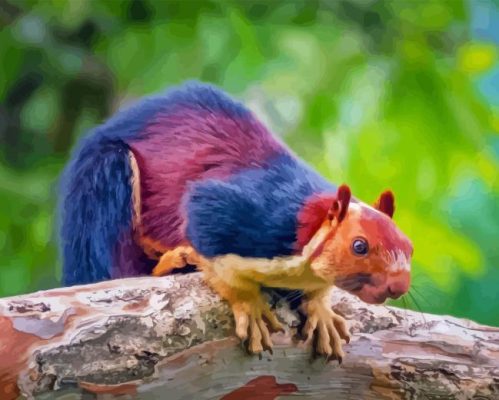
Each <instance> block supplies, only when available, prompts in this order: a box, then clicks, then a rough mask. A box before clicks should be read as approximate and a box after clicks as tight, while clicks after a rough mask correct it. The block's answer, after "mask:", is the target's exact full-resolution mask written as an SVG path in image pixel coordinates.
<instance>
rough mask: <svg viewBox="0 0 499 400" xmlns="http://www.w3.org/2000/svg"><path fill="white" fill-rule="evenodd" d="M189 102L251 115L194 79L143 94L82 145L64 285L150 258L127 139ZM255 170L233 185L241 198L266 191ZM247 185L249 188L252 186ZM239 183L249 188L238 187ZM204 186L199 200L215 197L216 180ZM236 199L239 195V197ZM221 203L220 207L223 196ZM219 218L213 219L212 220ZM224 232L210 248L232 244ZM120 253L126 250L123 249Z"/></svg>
mask: <svg viewBox="0 0 499 400" xmlns="http://www.w3.org/2000/svg"><path fill="white" fill-rule="evenodd" d="M183 106H188V107H190V108H191V109H195V110H196V109H199V110H205V111H206V110H212V111H221V112H223V113H226V114H227V115H229V116H230V117H233V118H244V117H247V116H249V115H250V114H249V111H248V110H247V109H246V108H245V107H244V106H243V105H241V104H240V103H238V102H235V101H234V100H232V99H231V98H230V97H229V96H227V95H226V94H224V93H223V92H222V91H220V90H218V89H217V88H215V87H213V86H211V85H206V84H199V83H195V82H191V83H188V84H186V85H182V86H181V87H179V88H175V89H172V90H169V91H167V92H166V93H163V94H160V95H158V96H155V97H148V98H145V99H143V100H141V101H140V102H138V103H137V104H135V105H133V106H132V107H130V108H129V109H127V110H125V111H121V112H119V113H117V114H116V115H115V116H114V117H112V118H111V119H109V120H108V121H107V122H106V123H105V124H103V125H101V126H99V127H97V128H96V129H95V130H94V131H93V132H92V133H91V134H90V135H89V136H87V137H85V138H83V140H81V141H80V143H79V144H78V145H77V147H76V151H75V152H74V153H73V155H72V160H71V161H70V163H69V164H68V166H67V168H66V169H65V171H64V174H63V177H62V181H61V201H60V205H59V208H60V216H59V218H60V223H61V226H60V235H61V240H60V246H61V250H62V254H63V282H64V284H66V285H73V284H82V283H89V282H95V281H100V280H103V279H109V278H112V277H114V276H119V273H118V274H116V270H119V271H124V270H125V269H128V270H129V272H130V271H131V272H130V273H134V271H133V267H132V266H131V265H132V264H133V262H132V261H130V262H128V265H127V266H125V265H123V262H124V261H123V258H124V257H125V256H126V255H128V254H133V257H132V258H134V260H133V261H135V258H136V259H137V264H138V263H140V262H141V263H144V262H145V261H144V260H143V258H144V257H142V256H143V254H142V253H141V250H140V249H139V248H138V246H137V245H135V243H134V242H133V240H131V234H132V233H131V229H132V204H131V191H132V190H131V184H130V180H131V177H132V171H131V167H130V165H129V159H128V151H129V148H128V144H127V143H128V142H129V141H131V140H140V137H141V133H142V132H143V131H144V130H145V127H146V126H147V124H148V123H150V122H151V121H153V120H154V117H155V115H157V114H159V113H169V112H174V111H175V109H176V108H177V107H183ZM251 175H253V176H251ZM256 175H257V172H253V173H251V172H249V175H248V177H247V178H244V177H241V179H240V182H234V183H233V184H234V185H235V186H231V188H235V189H234V191H235V192H237V191H238V190H242V191H243V192H244V193H241V195H240V196H239V197H245V196H246V195H249V194H250V193H253V194H254V193H262V192H261V190H263V189H265V184H264V183H262V184H261V185H260V186H261V187H257V186H258V185H256V182H254V183H253V184H251V182H250V181H251V180H252V179H258V178H257V176H256ZM274 175H276V174H274ZM277 175H278V174H277ZM276 178H278V176H274V177H273V178H272V177H269V179H274V180H275V179H276ZM211 184H214V183H211ZM245 185H250V186H248V188H246V187H245ZM251 185H252V186H251ZM238 186H240V187H241V188H244V189H237V187H238ZM222 189H223V188H222V187H218V186H216V185H215V188H214V195H216V194H217V193H219V194H221V195H222V196H223V193H222V192H223V190H222ZM198 190H199V194H198V197H195V198H198V199H200V200H201V203H203V201H202V197H203V196H205V197H206V196H208V198H209V197H210V194H209V191H210V183H209V182H207V183H206V186H200V187H199V188H198ZM206 190H208V193H206ZM229 192H230V190H229ZM286 196H287V195H286V194H285V193H284V191H283V192H279V198H281V199H282V200H284V199H286V198H287V197H286ZM232 198H233V199H234V200H235V201H240V199H237V197H236V196H232ZM195 203H196V202H195V201H194V202H193V207H194V208H196V204H195ZM215 203H216V204H217V205H220V203H219V201H218V202H217V201H215ZM271 203H272V201H271V199H266V203H265V204H267V205H268V206H269V207H272V204H271ZM242 204H243V203H241V204H240V205H239V210H242V215H247V211H246V210H245V208H244V207H242ZM261 206H262V204H261V202H258V201H253V202H249V204H248V207H253V211H252V213H253V214H255V215H258V218H260V219H265V218H264V216H265V213H264V212H263V211H264V210H262V209H261ZM198 208H199V207H198ZM201 208H202V207H201ZM196 211H197V209H196ZM233 211H234V217H235V218H236V221H240V222H241V224H243V223H247V221H245V220H244V218H242V217H241V216H239V215H237V213H235V211H236V209H233ZM205 212H206V210H205ZM275 212H276V213H279V212H281V213H282V214H283V215H279V216H276V217H275V219H276V220H278V224H280V225H283V224H284V225H285V226H282V227H281V226H280V227H279V228H276V229H274V231H275V235H274V236H275V239H274V241H275V240H278V237H279V235H284V236H285V238H284V239H285V240H286V241H287V242H288V241H289V240H290V238H291V236H292V235H291V234H290V233H289V232H290V228H291V225H292V222H291V217H289V216H287V217H286V215H284V214H285V210H281V211H275ZM202 214H203V213H201V215H202ZM213 218H214V217H211V221H212V222H213ZM229 221H230V219H225V220H224V223H225V224H226V225H227V224H230V222H229ZM203 227H204V225H203ZM256 228H257V226H256V225H255V221H251V223H250V226H249V227H248V228H246V229H243V232H241V233H240V237H241V239H245V240H246V238H251V237H252V235H254V234H256V236H258V235H260V234H261V231H262V229H263V228H259V229H256ZM191 229H192V228H191ZM285 232H287V233H285ZM207 234H209V232H207V231H206V230H205V231H203V233H201V234H200V235H199V237H200V238H202V239H200V240H201V241H202V242H204V241H205V240H206V239H205V236H206V235H207ZM276 235H277V236H276ZM267 236H269V235H267ZM224 238H225V236H223V237H219V238H214V240H215V241H218V242H219V244H218V245H215V246H213V245H211V244H210V245H208V248H207V251H208V252H213V251H215V252H216V251H219V250H218V249H221V248H224V246H226V245H224V244H223V243H225V241H226V239H224ZM254 241H255V243H263V242H265V240H264V237H263V236H262V237H261V238H260V239H255V240H254ZM287 242H286V243H287ZM281 247H282V246H281ZM278 248H279V246H278V245H277V244H276V243H269V244H267V245H266V247H265V249H267V250H266V251H264V252H265V254H270V253H271V252H272V251H277V249H278ZM120 249H121V250H120ZM262 249H263V248H262ZM262 251H263V250H262ZM120 252H121V253H122V254H121V255H120V254H118V253H120ZM125 258H126V257H125ZM129 258H130V257H129ZM139 259H140V260H139ZM116 264H118V265H116ZM136 268H137V270H136V271H135V272H137V271H140V268H141V267H140V265H137V267H136Z"/></svg>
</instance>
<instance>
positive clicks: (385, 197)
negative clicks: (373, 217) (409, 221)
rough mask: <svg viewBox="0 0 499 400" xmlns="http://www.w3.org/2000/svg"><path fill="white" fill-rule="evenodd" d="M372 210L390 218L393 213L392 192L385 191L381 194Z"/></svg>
mask: <svg viewBox="0 0 499 400" xmlns="http://www.w3.org/2000/svg"><path fill="white" fill-rule="evenodd" d="M374 208H376V209H377V210H379V211H381V212H382V213H384V214H386V215H388V216H389V217H390V218H392V217H393V213H394V212H395V197H394V196H393V193H392V191H391V190H386V191H384V192H383V193H381V195H380V196H379V199H378V200H377V201H376V203H374Z"/></svg>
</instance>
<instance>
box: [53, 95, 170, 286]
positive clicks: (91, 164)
mask: <svg viewBox="0 0 499 400" xmlns="http://www.w3.org/2000/svg"><path fill="white" fill-rule="evenodd" d="M162 102H163V101H162V99H161V98H160V97H156V98H154V97H151V98H147V99H144V100H143V101H141V102H140V103H138V104H137V105H135V106H132V107H131V108H130V109H128V110H125V111H121V112H119V113H118V114H116V116H114V117H113V118H111V119H110V120H108V121H107V122H106V123H105V124H103V125H101V126H99V127H97V128H96V129H95V130H94V131H93V132H92V133H91V134H90V135H89V136H87V137H84V138H83V139H82V140H81V141H80V143H79V144H78V145H77V147H76V151H75V152H74V153H73V156H72V160H71V161H70V163H69V164H68V165H67V167H66V169H65V171H64V173H63V176H62V179H61V188H60V191H61V201H60V204H59V218H60V224H61V226H60V247H61V252H62V255H63V283H64V284H65V285H75V284H83V283H90V282H96V281H100V280H104V279H109V278H111V277H112V272H113V268H119V266H116V265H113V264H114V262H115V258H116V259H117V258H119V257H114V256H115V254H113V253H114V252H115V251H116V250H117V249H118V248H119V245H120V240H122V241H123V243H126V242H128V243H130V240H129V238H127V237H126V235H131V228H132V227H131V225H132V204H131V192H132V189H131V184H130V180H131V177H132V170H131V167H130V164H129V154H128V151H129V149H128V145H127V144H126V140H128V139H132V138H136V137H137V136H138V135H139V133H140V131H141V130H143V129H144V126H145V124H146V123H147V122H148V121H150V120H151V118H152V117H153V116H154V115H155V114H156V113H158V112H159V111H160V110H161V109H162ZM132 245H133V244H132ZM129 253H133V254H139V252H138V251H137V249H135V251H132V249H129Z"/></svg>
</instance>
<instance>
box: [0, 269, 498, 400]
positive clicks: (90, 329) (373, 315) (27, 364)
mask: <svg viewBox="0 0 499 400" xmlns="http://www.w3.org/2000/svg"><path fill="white" fill-rule="evenodd" d="M333 303H334V309H335V311H337V312H338V313H340V314H342V315H343V316H345V317H346V318H347V319H349V323H350V330H351V332H352V334H353V337H352V341H351V342H350V344H348V345H344V350H345V352H346V357H345V359H344V361H343V364H341V365H338V364H337V363H335V362H330V363H326V362H325V361H324V360H323V359H316V360H311V357H310V349H309V348H307V346H305V345H304V344H303V343H302V342H300V341H299V340H298V338H297V337H296V333H297V330H298V326H299V324H300V319H299V317H298V316H297V314H296V312H294V311H291V310H290V309H289V307H288V306H287V305H286V303H285V302H283V301H281V302H279V304H277V308H276V312H277V315H278V316H279V318H280V320H281V321H282V322H284V323H285V325H287V327H286V333H276V334H274V335H273V340H274V344H275V348H274V354H273V355H270V354H268V353H265V354H264V355H263V357H261V358H259V357H256V356H249V355H247V354H245V352H244V350H243V348H242V346H241V345H239V343H238V341H237V340H236V339H235V337H234V335H233V321H232V315H231V312H230V310H229V307H228V306H227V304H226V303H225V302H223V301H221V300H220V299H219V298H218V296H217V295H216V294H214V293H213V292H212V291H211V290H210V289H208V288H207V287H206V286H205V285H204V284H203V283H202V280H201V277H200V275H199V274H198V273H193V274H188V275H174V276H169V277H165V278H152V277H146V278H132V279H122V280H115V281H108V282H102V283H98V284H93V285H87V286H75V287H71V288H64V289H55V290H49V291H44V292H37V293H34V294H29V295H24V296H18V297H12V298H5V299H1V300H0V398H1V399H15V398H18V397H19V396H21V397H22V398H37V399H49V398H50V399H59V398H60V399H62V398H64V399H80V398H85V399H89V398H94V397H96V398H109V397H113V396H109V395H104V394H114V395H122V396H121V397H120V398H124V399H127V398H140V399H168V400H176V399H224V400H235V399H246V400H248V399H258V400H265V399H275V398H277V397H278V398H279V399H285V398H290V399H291V398H295V397H297V396H298V397H300V398H304V399H380V398H387V399H454V398H455V399H499V328H493V327H487V326H482V325H479V324H477V323H475V322H471V321H468V320H463V319H458V318H454V317H447V316H435V315H429V314H421V313H417V312H413V311H407V310H401V309H397V308H392V307H385V306H372V305H367V304H364V303H362V302H360V301H359V300H358V299H357V298H355V297H353V296H351V295H349V294H347V293H345V292H343V291H341V290H336V291H335V293H334V295H333Z"/></svg>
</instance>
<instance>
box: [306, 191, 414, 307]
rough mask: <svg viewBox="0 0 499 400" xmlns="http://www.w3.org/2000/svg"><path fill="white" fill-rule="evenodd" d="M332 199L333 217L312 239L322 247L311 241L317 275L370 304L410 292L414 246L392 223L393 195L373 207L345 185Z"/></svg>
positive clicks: (330, 215)
mask: <svg viewBox="0 0 499 400" xmlns="http://www.w3.org/2000/svg"><path fill="white" fill-rule="evenodd" d="M331 200H332V201H331ZM329 201H330V204H331V205H330V207H329V210H328V213H327V217H326V218H325V219H324V220H323V222H322V225H321V227H320V228H319V231H318V232H317V233H316V235H314V238H315V239H312V240H315V242H316V243H315V244H312V243H311V244H312V245H313V247H315V249H314V251H313V254H312V255H311V257H310V261H311V264H310V265H311V268H312V270H313V271H314V273H315V274H316V275H317V276H319V277H321V278H322V279H324V280H326V281H328V282H330V283H334V285H335V286H338V287H340V288H342V289H344V290H347V291H348V292H350V293H353V294H355V295H356V296H358V297H359V298H360V299H361V300H363V301H365V302H366V303H382V302H384V301H385V300H386V299H387V298H388V297H391V298H398V297H400V296H401V295H403V294H404V293H406V292H407V291H408V290H409V285H410V262H411V257H412V253H413V247H412V244H411V241H410V240H409V239H408V238H407V236H405V235H404V233H402V232H401V231H400V230H399V229H398V228H397V226H396V225H395V223H394V221H393V220H392V217H393V213H394V211H395V205H394V196H393V193H392V192H391V191H385V192H383V193H382V194H381V195H380V197H379V198H378V200H377V201H376V202H375V204H374V206H372V207H371V206H368V205H367V204H364V203H362V202H358V201H355V200H352V199H351V194H350V189H349V187H348V186H346V185H342V186H340V187H339V188H338V190H337V193H336V195H335V196H334V197H333V198H332V199H331V198H329Z"/></svg>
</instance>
